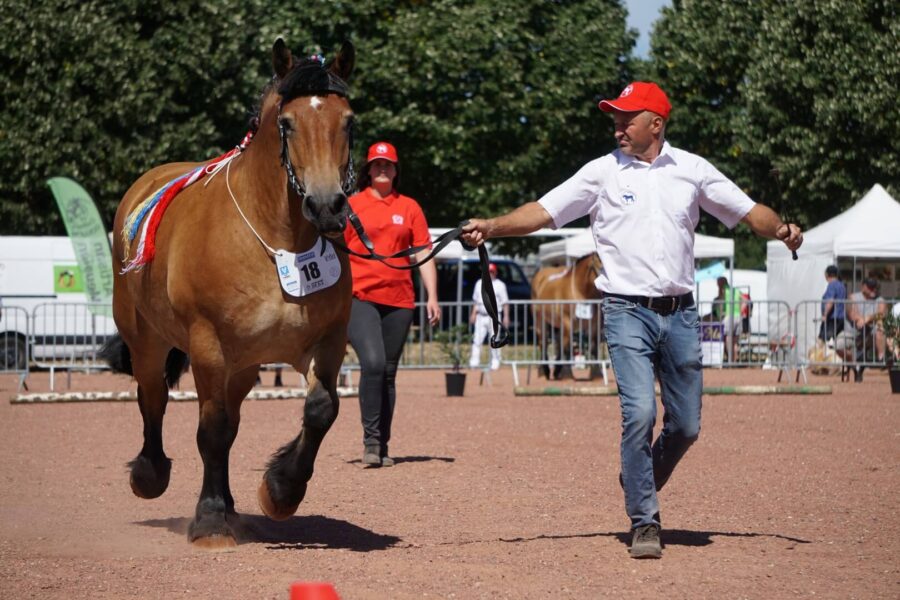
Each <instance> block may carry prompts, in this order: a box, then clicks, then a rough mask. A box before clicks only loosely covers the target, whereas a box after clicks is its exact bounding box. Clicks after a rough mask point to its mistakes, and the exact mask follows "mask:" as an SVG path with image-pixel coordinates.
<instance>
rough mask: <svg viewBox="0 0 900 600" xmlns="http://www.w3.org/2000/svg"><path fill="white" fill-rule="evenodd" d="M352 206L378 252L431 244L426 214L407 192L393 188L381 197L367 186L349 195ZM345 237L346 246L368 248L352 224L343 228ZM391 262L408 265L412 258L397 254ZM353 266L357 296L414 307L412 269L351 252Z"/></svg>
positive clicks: (385, 253) (363, 250) (388, 253)
mask: <svg viewBox="0 0 900 600" xmlns="http://www.w3.org/2000/svg"><path fill="white" fill-rule="evenodd" d="M350 206H351V207H352V208H353V212H355V213H356V214H357V215H359V220H360V221H361V222H362V224H363V228H364V229H365V230H366V234H368V236H369V239H371V240H372V243H373V244H374V245H375V252H376V253H378V254H382V255H384V256H390V255H391V254H396V253H397V252H400V251H401V250H406V249H407V248H409V247H411V246H430V245H431V235H429V233H428V223H427V222H426V221H425V214H424V213H423V212H422V208H421V207H420V206H419V204H418V203H417V202H416V201H415V200H413V199H412V198H409V197H408V196H402V195H400V194H398V193H396V192H392V193H391V195H390V196H388V197H387V198H378V197H377V196H376V195H375V194H373V193H372V189H371V188H366V189H364V190H363V191H361V192H359V193H358V194H355V195H353V196H351V197H350ZM344 238H345V240H346V243H347V247H348V248H350V249H351V250H353V251H354V252H359V253H361V254H366V253H367V252H368V251H367V250H366V247H365V246H363V244H362V242H361V241H360V240H359V236H357V235H356V231H355V230H354V229H353V227H347V229H346V230H344ZM390 263H391V264H393V265H397V266H400V265H407V264H409V259H408V258H397V259H394V260H392V261H390ZM350 270H351V272H352V274H353V295H354V296H355V297H356V298H359V299H360V300H365V301H367V302H375V303H377V304H385V305H387V306H401V307H404V308H413V306H414V304H415V294H414V292H413V286H412V276H411V274H410V272H409V271H398V270H397V269H392V268H390V267H388V266H387V265H384V264H382V263H381V262H379V261H377V260H366V259H364V258H358V257H356V256H353V255H352V254H351V255H350Z"/></svg>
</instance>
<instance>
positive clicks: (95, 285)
mask: <svg viewBox="0 0 900 600" xmlns="http://www.w3.org/2000/svg"><path fill="white" fill-rule="evenodd" d="M47 185H49V186H50V190H51V191H52V192H53V197H54V198H56V204H57V205H59V212H60V213H62V218H63V222H64V223H65V225H66V231H67V232H68V233H69V239H70V240H72V247H73V248H74V249H75V258H76V260H77V261H78V266H79V267H80V268H81V273H82V275H83V281H84V289H85V293H86V295H87V297H88V301H90V302H96V303H98V304H111V303H112V289H113V273H112V253H111V252H110V249H109V238H108V237H107V235H106V228H105V227H104V226H103V220H102V219H101V218H100V213H99V212H97V207H96V206H95V205H94V201H93V200H92V199H91V197H90V196H89V195H88V193H87V192H86V191H85V190H84V188H83V187H81V186H80V185H78V184H77V183H75V182H74V181H72V180H71V179H68V178H66V177H53V178H51V179H48V180H47ZM91 312H93V313H94V314H96V315H105V316H112V309H111V307H110V308H107V307H102V308H101V307H91Z"/></svg>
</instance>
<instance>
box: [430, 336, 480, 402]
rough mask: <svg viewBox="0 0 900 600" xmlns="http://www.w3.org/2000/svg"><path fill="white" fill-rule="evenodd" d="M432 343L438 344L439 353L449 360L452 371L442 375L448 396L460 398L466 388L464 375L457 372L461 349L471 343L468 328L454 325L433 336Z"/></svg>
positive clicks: (460, 361)
mask: <svg viewBox="0 0 900 600" xmlns="http://www.w3.org/2000/svg"><path fill="white" fill-rule="evenodd" d="M434 341H436V342H437V343H438V347H439V348H440V349H441V352H442V353H443V354H444V356H445V357H446V358H447V359H448V360H449V362H450V364H451V365H452V368H453V370H452V371H451V372H449V373H444V379H445V382H446V385H447V395H448V396H462V395H463V391H464V390H465V388H466V374H465V373H464V372H462V371H460V370H459V365H460V364H461V363H462V359H463V355H462V351H463V348H464V347H466V346H467V345H468V344H469V342H471V341H472V336H471V335H470V334H469V326H468V325H464V324H458V325H454V326H453V327H450V328H449V329H444V330H441V331H438V332H435V334H434Z"/></svg>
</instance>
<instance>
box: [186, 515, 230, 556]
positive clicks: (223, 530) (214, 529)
mask: <svg viewBox="0 0 900 600" xmlns="http://www.w3.org/2000/svg"><path fill="white" fill-rule="evenodd" d="M229 519H231V522H229ZM233 525H234V526H239V525H240V521H239V519H238V518H237V515H236V514H229V513H225V514H222V513H218V512H214V513H207V514H205V515H204V516H203V517H202V518H200V519H197V518H195V519H194V520H193V521H191V525H190V527H188V541H190V542H191V544H193V546H194V547H195V548H199V549H202V550H212V551H218V550H229V549H231V548H234V547H235V546H237V545H238V543H237V534H236V532H235V528H234V527H232V526H233Z"/></svg>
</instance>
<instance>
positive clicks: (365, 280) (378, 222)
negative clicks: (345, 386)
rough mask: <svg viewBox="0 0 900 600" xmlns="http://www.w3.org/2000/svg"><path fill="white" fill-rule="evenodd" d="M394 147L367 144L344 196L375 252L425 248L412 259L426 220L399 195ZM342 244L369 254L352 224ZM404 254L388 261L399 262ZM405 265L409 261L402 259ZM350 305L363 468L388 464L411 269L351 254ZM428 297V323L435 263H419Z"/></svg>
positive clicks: (425, 240) (424, 239) (425, 239)
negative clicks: (355, 189) (354, 186)
mask: <svg viewBox="0 0 900 600" xmlns="http://www.w3.org/2000/svg"><path fill="white" fill-rule="evenodd" d="M398 176H399V164H398V162H397V151H396V150H395V149H394V147H393V146H392V145H391V144H388V143H387V142H378V143H375V144H372V146H371V147H370V148H369V154H368V157H367V159H366V165H365V166H364V167H363V168H362V170H361V172H360V174H359V187H360V189H361V190H362V191H360V192H359V193H358V194H355V195H354V196H351V198H350V206H351V207H352V208H353V211H354V212H355V213H356V214H357V215H359V219H360V221H362V224H363V227H364V229H365V231H366V233H367V234H368V235H369V238H370V239H371V240H372V243H373V244H374V246H375V252H377V253H378V254H381V255H384V256H390V255H392V254H396V253H397V252H400V251H402V250H406V249H408V248H410V247H412V246H426V249H425V250H422V251H421V252H419V253H417V254H415V255H414V257H413V258H412V259H409V260H412V262H417V261H419V260H421V259H424V258H425V257H426V256H427V255H428V252H429V250H430V247H431V236H430V235H429V233H428V223H427V222H426V221H425V215H424V214H423V213H422V208H421V207H420V206H419V204H418V203H417V202H416V201H415V200H413V199H412V198H409V197H407V196H403V195H401V194H399V193H398V192H397V181H398ZM345 238H346V243H347V247H348V248H350V249H351V250H353V251H355V252H359V253H362V254H367V250H366V248H365V246H363V244H362V242H361V241H360V239H359V236H357V235H356V231H354V230H353V228H352V227H348V228H347V229H346V230H345ZM405 260H407V259H394V260H393V261H392V264H395V265H398V266H399V265H403V264H404V261H405ZM407 264H408V263H407ZM350 269H351V271H352V273H353V304H352V308H351V311H350V326H349V338H350V344H351V345H352V346H353V349H354V350H355V351H356V354H357V356H358V357H359V364H360V381H359V409H360V414H361V416H362V426H363V447H364V450H363V459H362V462H363V466H367V467H382V466H383V467H389V466H392V465H393V464H394V461H393V459H391V458H390V457H389V456H388V441H389V440H390V438H391V421H392V420H393V417H394V404H395V400H396V387H395V380H396V377H397V365H398V363H399V362H400V355H401V353H402V352H403V343H404V342H405V341H406V335H407V333H409V327H410V325H411V324H412V319H413V307H414V303H415V295H414V291H413V284H412V276H411V274H410V272H409V271H399V270H396V269H392V268H390V267H388V266H386V265H384V264H382V263H380V262H378V261H375V260H365V259H362V258H358V257H356V256H353V255H352V254H351V255H350ZM419 273H420V274H421V276H422V283H423V284H424V286H425V292H426V293H427V294H428V301H427V313H428V321H429V322H430V323H431V324H432V325H434V324H436V323H437V322H438V321H439V320H440V317H441V311H440V309H439V308H438V302H437V270H436V269H435V266H434V263H433V262H427V263H423V264H422V265H421V266H420V267H419Z"/></svg>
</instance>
